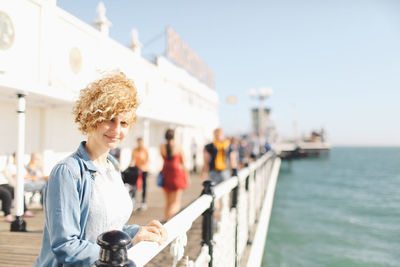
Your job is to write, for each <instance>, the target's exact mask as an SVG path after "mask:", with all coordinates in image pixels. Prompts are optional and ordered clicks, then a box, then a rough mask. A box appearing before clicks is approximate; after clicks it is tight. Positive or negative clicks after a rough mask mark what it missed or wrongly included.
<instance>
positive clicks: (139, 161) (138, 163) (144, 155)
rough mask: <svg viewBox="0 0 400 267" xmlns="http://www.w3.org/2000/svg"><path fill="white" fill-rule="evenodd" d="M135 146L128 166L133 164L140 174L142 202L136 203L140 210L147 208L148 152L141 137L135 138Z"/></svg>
mask: <svg viewBox="0 0 400 267" xmlns="http://www.w3.org/2000/svg"><path fill="white" fill-rule="evenodd" d="M137 144H138V145H137V147H136V148H134V149H133V150H132V160H131V164H130V166H134V167H136V168H137V170H138V174H139V175H140V174H141V175H142V202H141V203H140V204H139V205H138V207H139V208H140V209H141V210H146V209H147V204H146V190H147V174H148V169H149V152H148V150H147V148H146V147H145V146H144V145H143V138H141V137H139V138H138V139H137Z"/></svg>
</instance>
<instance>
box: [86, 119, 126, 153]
mask: <svg viewBox="0 0 400 267" xmlns="http://www.w3.org/2000/svg"><path fill="white" fill-rule="evenodd" d="M128 119H129V114H128V113H121V114H118V115H117V116H115V117H114V118H112V119H111V120H105V121H103V122H100V123H99V124H98V125H97V127H96V128H95V129H93V130H92V131H91V132H90V133H89V134H88V142H89V143H91V144H94V145H95V147H96V148H97V149H98V150H101V151H108V150H110V149H114V148H116V147H118V146H119V144H120V143H121V142H122V141H123V140H124V138H125V136H126V135H127V134H128V131H129V123H128Z"/></svg>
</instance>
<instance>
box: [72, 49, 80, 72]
mask: <svg viewBox="0 0 400 267" xmlns="http://www.w3.org/2000/svg"><path fill="white" fill-rule="evenodd" d="M69 66H70V67H71V70H72V72H73V73H75V74H78V73H79V72H80V71H81V69H82V55H81V51H79V49H78V48H77V47H73V48H71V51H69Z"/></svg>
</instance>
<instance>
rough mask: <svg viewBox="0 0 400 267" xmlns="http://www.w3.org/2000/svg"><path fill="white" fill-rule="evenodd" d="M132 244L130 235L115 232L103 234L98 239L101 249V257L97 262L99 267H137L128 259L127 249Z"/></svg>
mask: <svg viewBox="0 0 400 267" xmlns="http://www.w3.org/2000/svg"><path fill="white" fill-rule="evenodd" d="M130 243H131V239H130V237H129V236H128V234H126V233H124V232H122V231H118V230H113V231H109V232H105V233H103V234H101V235H100V236H99V237H98V238H97V244H99V246H100V247H101V249H100V257H99V259H98V260H97V261H96V263H95V265H96V266H97V267H117V266H118V267H136V265H135V263H134V262H133V261H131V260H129V259H128V252H127V249H126V247H127V246H128V245H129V244H130Z"/></svg>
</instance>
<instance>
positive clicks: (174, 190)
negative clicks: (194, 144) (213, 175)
mask: <svg viewBox="0 0 400 267" xmlns="http://www.w3.org/2000/svg"><path fill="white" fill-rule="evenodd" d="M165 139H166V141H167V142H166V144H162V145H161V146H160V152H161V156H162V158H163V160H164V164H163V168H162V170H161V172H160V173H161V175H162V176H163V185H162V188H163V191H164V195H165V208H164V214H165V215H164V216H165V221H168V220H169V219H171V218H172V217H173V216H174V215H175V214H176V213H178V212H179V210H180V209H181V199H182V190H184V189H186V188H187V187H188V182H189V181H188V179H189V177H188V170H187V168H186V164H185V157H184V155H183V150H182V148H181V147H180V146H179V145H178V144H176V143H175V139H174V130H172V129H168V130H167V131H166V133H165Z"/></svg>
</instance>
